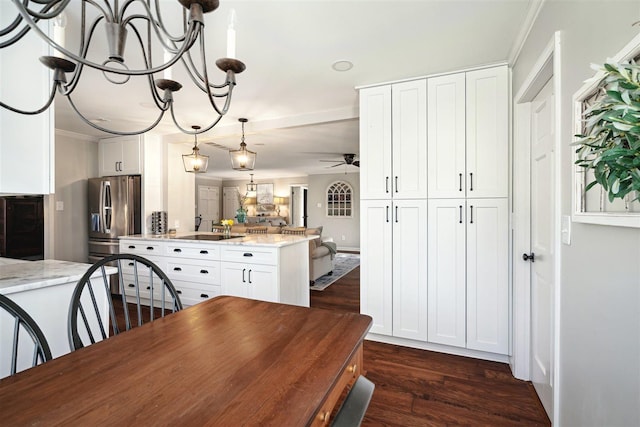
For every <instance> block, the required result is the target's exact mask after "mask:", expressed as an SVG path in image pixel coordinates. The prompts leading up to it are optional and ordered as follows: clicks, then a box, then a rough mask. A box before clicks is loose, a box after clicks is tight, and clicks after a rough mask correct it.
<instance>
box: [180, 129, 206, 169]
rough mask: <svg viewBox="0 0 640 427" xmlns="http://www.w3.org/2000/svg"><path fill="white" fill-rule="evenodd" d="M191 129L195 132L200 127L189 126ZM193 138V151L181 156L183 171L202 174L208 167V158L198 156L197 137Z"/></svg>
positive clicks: (202, 155) (201, 155)
mask: <svg viewBox="0 0 640 427" xmlns="http://www.w3.org/2000/svg"><path fill="white" fill-rule="evenodd" d="M191 128H192V129H193V130H195V131H197V130H198V129H200V126H191ZM194 136H195V143H194V145H193V151H192V152H191V154H183V155H182V163H183V164H184V171H185V172H191V173H204V172H206V171H207V167H209V156H206V155H204V154H200V149H199V148H198V135H194Z"/></svg>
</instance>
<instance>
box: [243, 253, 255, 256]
mask: <svg viewBox="0 0 640 427" xmlns="http://www.w3.org/2000/svg"><path fill="white" fill-rule="evenodd" d="M242 256H253V254H252V253H251V252H245V253H244V255H242Z"/></svg>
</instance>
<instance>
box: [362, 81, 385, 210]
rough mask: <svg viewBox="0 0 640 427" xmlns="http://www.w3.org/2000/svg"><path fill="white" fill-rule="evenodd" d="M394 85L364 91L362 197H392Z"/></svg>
mask: <svg viewBox="0 0 640 427" xmlns="http://www.w3.org/2000/svg"><path fill="white" fill-rule="evenodd" d="M390 186H391V86H390V85H387V86H378V87H372V88H367V89H362V90H361V91H360V197H361V198H362V199H384V198H390V197H391V188H390Z"/></svg>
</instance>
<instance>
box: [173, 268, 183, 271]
mask: <svg viewBox="0 0 640 427" xmlns="http://www.w3.org/2000/svg"><path fill="white" fill-rule="evenodd" d="M173 271H182V269H181V268H180V267H173Z"/></svg>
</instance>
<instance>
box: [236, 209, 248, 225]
mask: <svg viewBox="0 0 640 427" xmlns="http://www.w3.org/2000/svg"><path fill="white" fill-rule="evenodd" d="M236 219H237V220H238V223H239V224H244V223H245V221H246V220H247V211H245V210H244V209H243V208H238V210H237V211H236Z"/></svg>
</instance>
